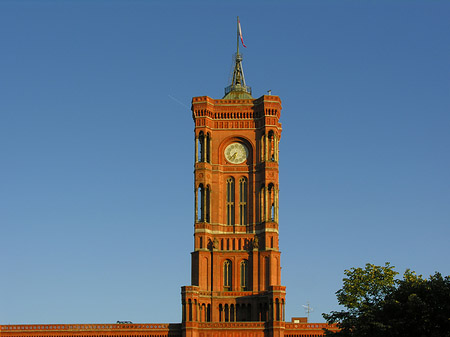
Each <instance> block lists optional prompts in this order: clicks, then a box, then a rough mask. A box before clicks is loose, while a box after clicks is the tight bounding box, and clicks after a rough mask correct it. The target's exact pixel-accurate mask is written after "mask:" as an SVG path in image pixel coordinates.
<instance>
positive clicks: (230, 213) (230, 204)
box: [227, 177, 234, 225]
mask: <svg viewBox="0 0 450 337" xmlns="http://www.w3.org/2000/svg"><path fill="white" fill-rule="evenodd" d="M227 225H234V179H233V177H230V178H228V179H227Z"/></svg>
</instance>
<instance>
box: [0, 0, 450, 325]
mask: <svg viewBox="0 0 450 337" xmlns="http://www.w3.org/2000/svg"><path fill="white" fill-rule="evenodd" d="M449 13H450V3H449V2H447V1H356V0H355V1H280V2H273V1H270V2H269V1H228V2H220V3H219V2H211V1H193V2H189V3H187V2H182V1H154V2H152V1H133V0H132V1H100V0H98V1H1V2H0V46H1V51H2V52H1V56H0V73H1V79H0V93H1V94H0V97H1V99H0V153H1V156H0V172H1V174H0V229H1V238H2V240H1V245H0V266H1V267H0V323H1V324H15V323H86V322H94V323H95V322H105V323H106V322H115V321H117V320H130V321H133V322H180V320H181V304H180V301H181V300H180V287H181V286H183V285H188V284H189V283H190V252H191V251H192V249H193V236H192V235H193V218H194V216H193V212H194V207H193V197H194V193H193V192H194V189H193V175H192V173H193V156H194V149H193V147H194V142H193V135H194V134H193V122H192V117H191V112H190V101H191V98H192V97H193V96H203V95H208V96H211V97H214V98H221V97H222V96H223V88H224V87H226V86H227V85H228V84H229V83H228V78H229V76H230V71H231V67H232V54H233V53H234V52H235V48H236V47H235V46H236V35H235V34H236V26H235V25H236V16H237V15H239V16H240V19H241V23H242V29H243V33H244V39H245V43H246V45H247V48H246V49H245V50H244V70H245V75H246V81H247V84H248V85H250V86H252V88H253V96H254V97H260V96H261V95H263V94H265V93H266V92H267V90H272V93H273V94H276V95H279V96H280V97H281V99H282V102H283V110H282V118H281V122H282V123H283V134H282V139H281V146H280V151H281V153H280V245H281V251H282V268H283V269H282V283H283V284H284V285H286V286H287V307H286V317H287V318H288V319H290V317H291V316H304V315H305V312H304V309H303V307H302V305H303V304H306V303H307V302H308V301H309V303H310V304H311V306H312V307H313V308H314V312H313V313H312V314H311V316H310V319H311V320H312V321H316V322H317V321H318V322H321V321H323V319H322V317H321V313H322V312H329V311H331V310H335V309H338V306H337V302H336V297H335V294H334V293H335V291H336V290H338V289H339V288H340V286H341V280H342V278H343V275H344V274H343V271H344V269H347V268H351V267H359V266H363V265H364V264H365V263H367V262H370V263H374V264H384V263H385V262H386V261H389V262H391V264H393V265H394V266H396V268H397V270H398V271H400V272H403V271H404V270H405V269H406V268H411V269H413V270H416V271H417V272H418V273H420V274H423V275H425V276H427V275H430V274H432V273H434V272H435V271H440V272H441V273H443V274H446V275H448V274H450V264H449V256H450V248H449V247H450V245H449V244H448V238H449V236H450V207H449V205H450V157H449V145H450V132H449V131H450V21H449V20H448V17H449Z"/></svg>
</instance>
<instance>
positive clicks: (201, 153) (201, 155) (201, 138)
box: [197, 131, 205, 162]
mask: <svg viewBox="0 0 450 337" xmlns="http://www.w3.org/2000/svg"><path fill="white" fill-rule="evenodd" d="M197 150H198V154H197V158H198V161H199V162H204V161H205V134H204V133H203V131H200V133H199V134H198V146H197Z"/></svg>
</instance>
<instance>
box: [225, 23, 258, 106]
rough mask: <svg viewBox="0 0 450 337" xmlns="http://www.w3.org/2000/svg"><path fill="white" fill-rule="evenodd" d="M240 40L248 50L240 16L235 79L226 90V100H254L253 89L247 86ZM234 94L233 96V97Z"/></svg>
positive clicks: (234, 71)
mask: <svg viewBox="0 0 450 337" xmlns="http://www.w3.org/2000/svg"><path fill="white" fill-rule="evenodd" d="M239 40H241V42H242V45H243V46H244V47H245V48H247V47H246V46H245V44H244V38H243V37H242V29H241V22H240V21H239V16H238V17H237V49H236V55H235V56H234V60H235V65H234V70H233V77H232V79H231V84H230V85H229V86H228V87H226V88H225V96H224V98H230V97H231V96H233V97H234V98H252V88H250V87H248V86H247V85H246V84H245V77H244V69H243V68H242V55H241V54H239ZM232 94H233V95H232Z"/></svg>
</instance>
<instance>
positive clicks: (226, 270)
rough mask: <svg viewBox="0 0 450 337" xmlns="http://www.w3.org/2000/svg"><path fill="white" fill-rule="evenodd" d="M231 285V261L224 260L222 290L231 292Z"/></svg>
mask: <svg viewBox="0 0 450 337" xmlns="http://www.w3.org/2000/svg"><path fill="white" fill-rule="evenodd" d="M231 284H232V270H231V261H230V260H226V261H225V262H224V264H223V290H224V291H231Z"/></svg>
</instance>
